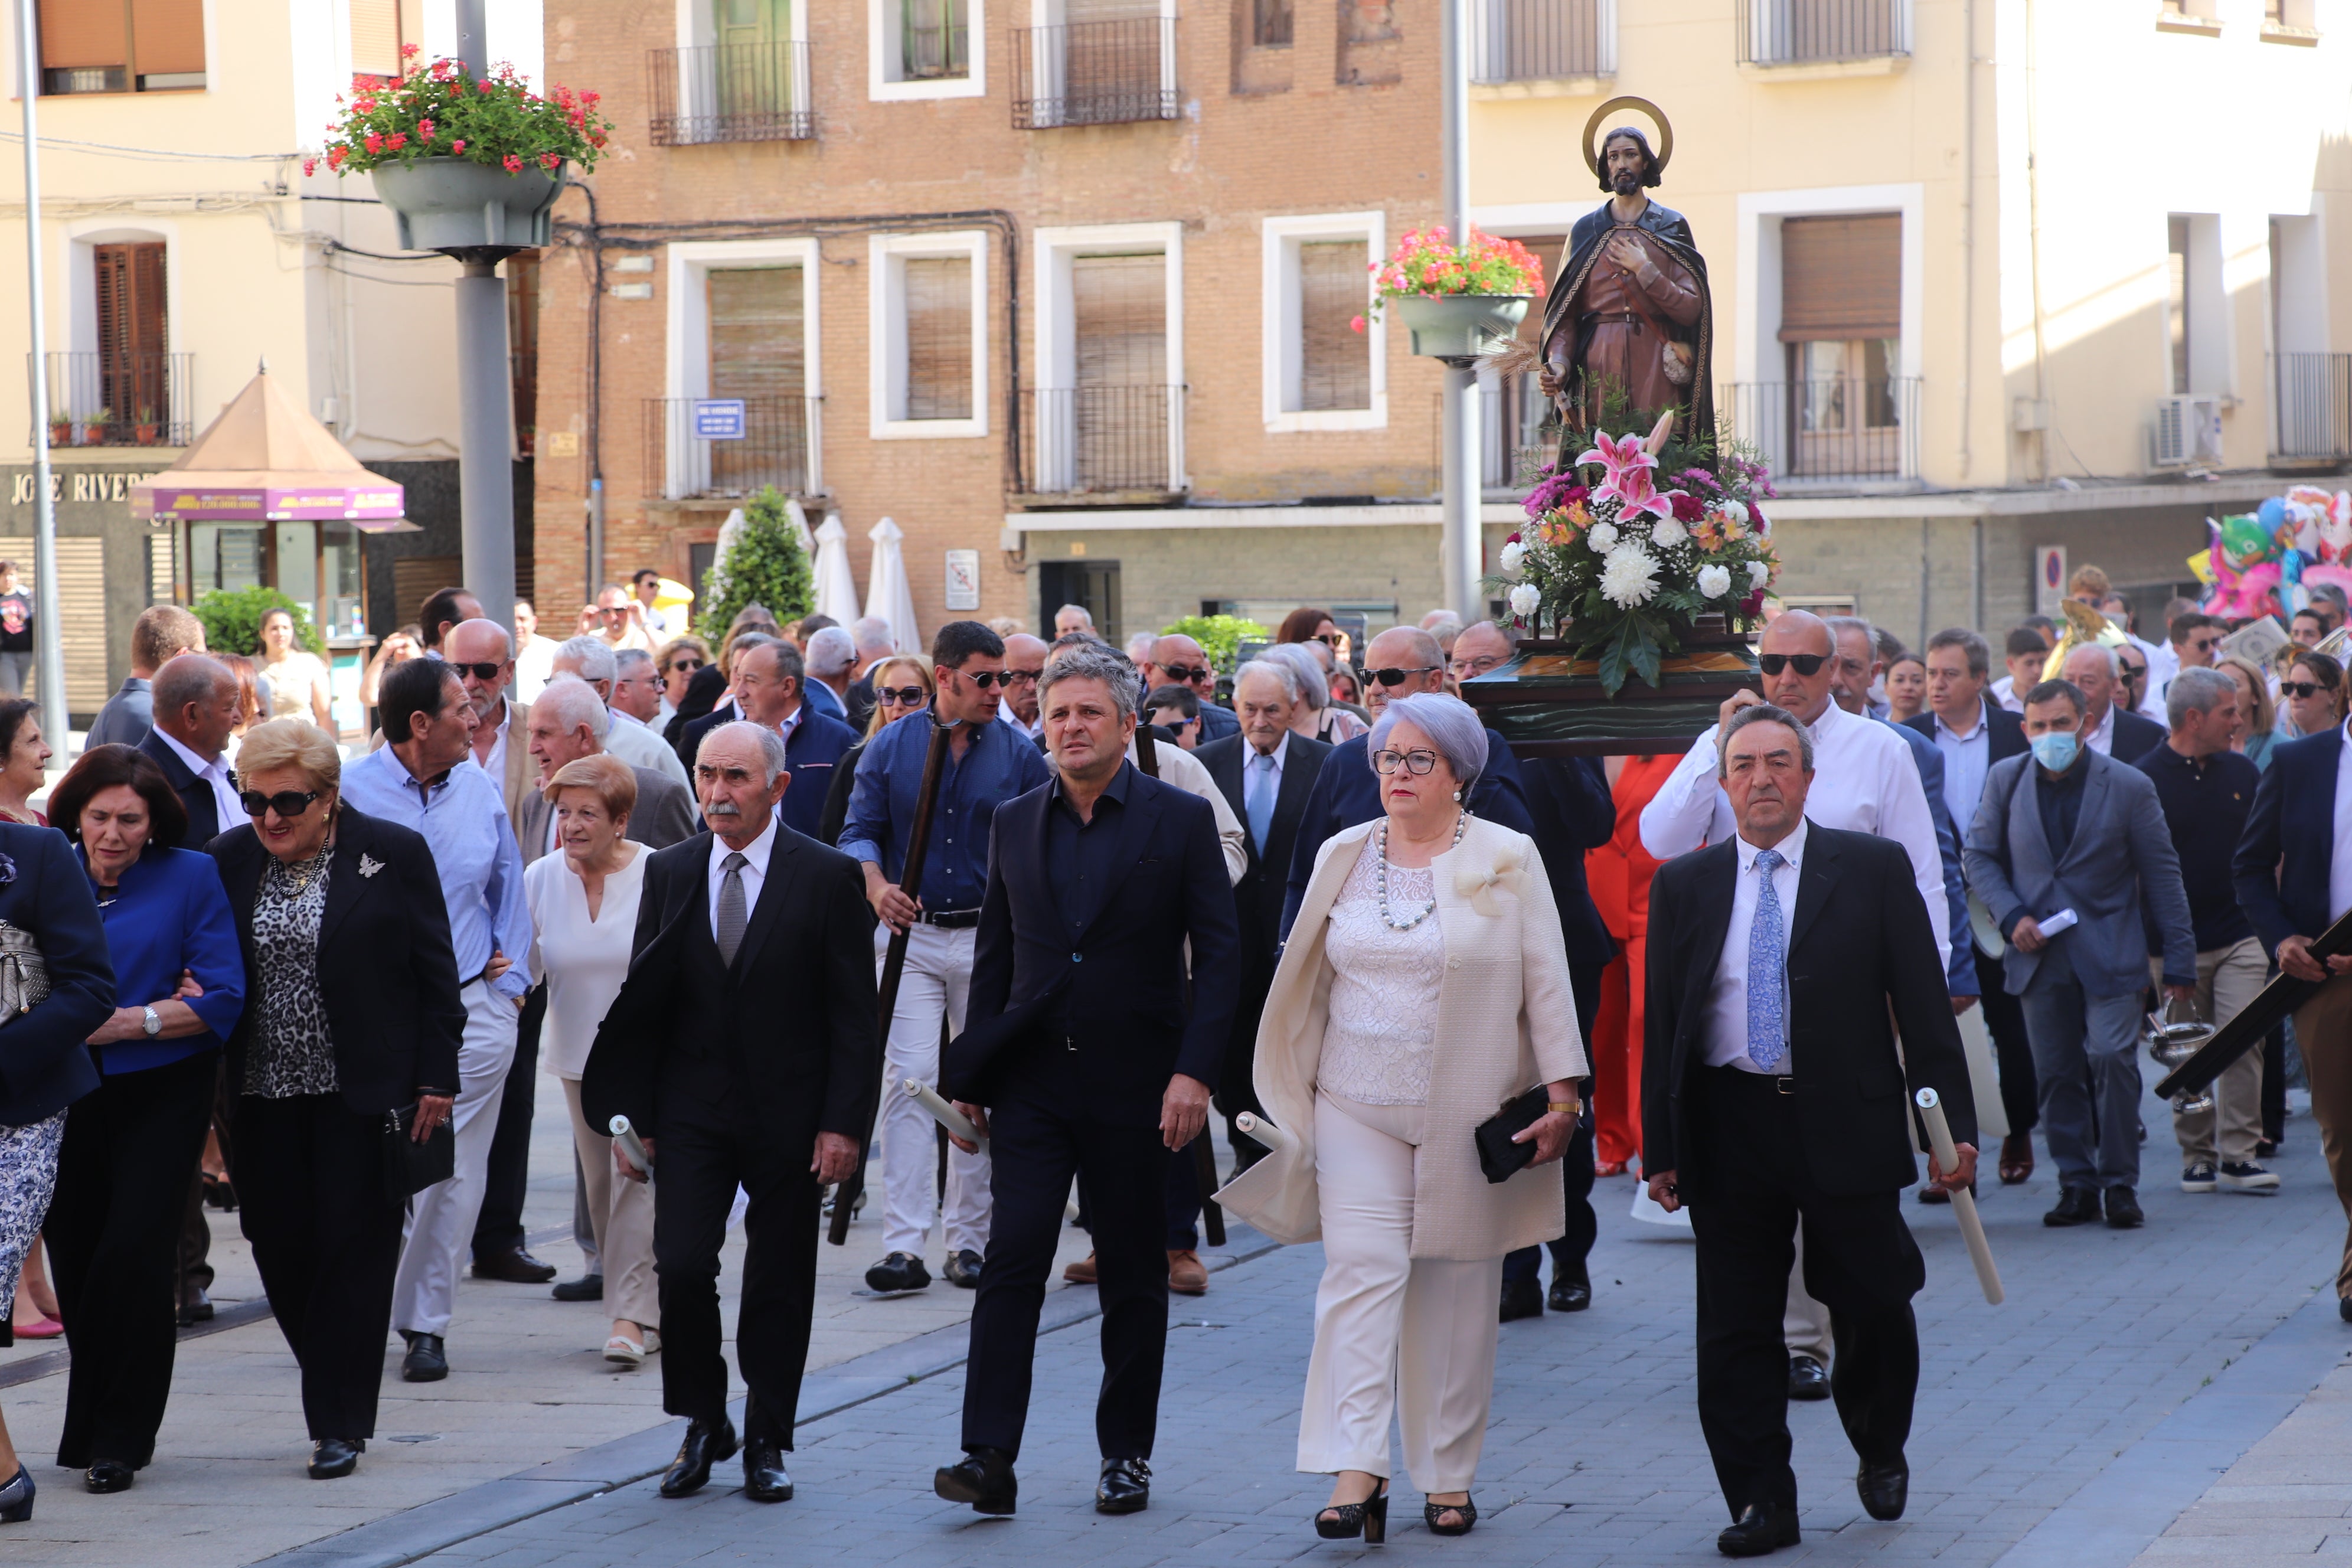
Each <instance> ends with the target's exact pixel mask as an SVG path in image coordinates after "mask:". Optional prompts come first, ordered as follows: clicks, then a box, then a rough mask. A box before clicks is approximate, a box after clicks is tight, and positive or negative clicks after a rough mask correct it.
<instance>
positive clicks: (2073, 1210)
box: [2042, 1187, 2099, 1226]
mask: <svg viewBox="0 0 2352 1568" xmlns="http://www.w3.org/2000/svg"><path fill="white" fill-rule="evenodd" d="M2098 1217H2099V1194H2097V1193H2096V1192H2095V1191H2094V1190H2093V1189H2092V1188H2089V1187H2065V1188H2062V1189H2061V1190H2060V1191H2059V1194H2058V1206H2057V1207H2056V1208H2054V1209H2052V1210H2051V1211H2050V1212H2049V1213H2048V1214H2046V1215H2042V1224H2043V1225H2047V1226H2070V1225H2088V1224H2090V1223H2091V1222H2092V1221H2093V1220H2095V1219H2096V1218H2098Z"/></svg>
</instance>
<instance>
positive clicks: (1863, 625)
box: [1822, 616, 1878, 658]
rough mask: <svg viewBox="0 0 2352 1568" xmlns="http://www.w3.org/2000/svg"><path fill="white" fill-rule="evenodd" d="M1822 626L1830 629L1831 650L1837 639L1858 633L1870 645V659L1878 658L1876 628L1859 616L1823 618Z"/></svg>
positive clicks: (1835, 645)
mask: <svg viewBox="0 0 2352 1568" xmlns="http://www.w3.org/2000/svg"><path fill="white" fill-rule="evenodd" d="M1822 625H1823V626H1827V627H1829V629H1830V647H1832V649H1834V648H1835V647H1837V640H1838V638H1840V637H1843V636H1844V635H1845V634H1846V633H1848V632H1860V633H1861V634H1862V635H1863V636H1864V637H1865V638H1866V639H1868V641H1869V643H1870V653H1871V657H1872V658H1877V657H1878V628H1877V627H1876V626H1872V625H1871V624H1870V623H1869V622H1868V621H1866V620H1864V619H1863V618H1862V617H1861V616H1822Z"/></svg>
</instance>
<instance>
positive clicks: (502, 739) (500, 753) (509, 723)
mask: <svg viewBox="0 0 2352 1568" xmlns="http://www.w3.org/2000/svg"><path fill="white" fill-rule="evenodd" d="M513 726H514V704H513V703H512V702H510V701H509V700H507V699H505V698H503V697H501V698H499V731H498V739H496V740H494V741H492V742H490V751H489V754H488V756H481V757H476V758H475V759H474V760H475V761H476V762H478V763H481V764H482V771H483V772H484V773H488V774H489V775H490V782H491V783H492V784H496V785H498V786H499V794H500V795H501V796H503V795H504V794H505V792H506V783H507V731H509V729H511V728H513Z"/></svg>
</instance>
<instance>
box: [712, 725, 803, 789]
mask: <svg viewBox="0 0 2352 1568" xmlns="http://www.w3.org/2000/svg"><path fill="white" fill-rule="evenodd" d="M721 735H737V736H742V735H749V736H751V737H752V738H753V739H755V740H757V741H758V742H760V763H761V768H762V770H763V771H764V772H765V773H766V775H767V777H766V780H765V782H766V783H767V784H774V783H775V782H776V780H777V779H778V778H779V777H781V776H782V773H783V771H784V768H785V767H786V765H787V763H786V759H785V756H784V737H783V735H782V732H781V731H778V730H777V729H776V727H775V726H774V725H772V724H754V723H752V722H751V721H750V720H748V719H730V720H729V721H727V722H726V723H724V724H719V725H716V726H714V727H713V728H711V729H709V730H706V731H703V733H702V740H701V742H699V743H698V744H697V745H696V747H695V748H694V760H695V763H696V764H697V765H699V764H700V763H701V762H702V753H703V752H707V751H709V750H710V742H713V741H715V740H717V739H719V736H721Z"/></svg>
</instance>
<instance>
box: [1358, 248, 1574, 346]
mask: <svg viewBox="0 0 2352 1568" xmlns="http://www.w3.org/2000/svg"><path fill="white" fill-rule="evenodd" d="M1372 290H1373V293H1374V294H1375V295H1376V296H1377V298H1375V299H1374V300H1373V301H1372V310H1371V313H1372V314H1373V315H1374V316H1378V315H1379V314H1380V313H1381V311H1382V310H1385V309H1386V308H1387V307H1388V306H1389V305H1390V304H1391V302H1393V304H1394V305H1395V307H1396V314H1397V319H1398V320H1399V321H1402V322H1403V323H1404V326H1405V330H1406V331H1407V332H1409V333H1411V334H1412V352H1413V353H1416V354H1420V355H1423V357H1425V358H1433V359H1444V360H1456V361H1458V360H1469V359H1475V358H1476V357H1478V356H1479V355H1480V354H1484V353H1489V352H1491V351H1492V350H1494V349H1496V348H1499V347H1501V346H1502V345H1503V344H1505V343H1507V342H1510V341H1511V340H1512V339H1513V338H1514V337H1516V336H1517V332H1518V330H1519V323H1520V322H1521V321H1525V320H1526V319H1527V314H1528V304H1529V302H1530V301H1531V300H1533V298H1534V297H1535V296H1537V295H1538V294H1541V293H1542V292H1543V264H1542V263H1541V262H1539V261H1538V260H1537V259H1536V258H1535V254H1534V253H1533V252H1532V251H1530V250H1528V247H1526V246H1524V245H1521V244H1520V243H1519V242H1518V241H1517V240H1515V239H1498V238H1496V237H1495V236H1493V235H1490V234H1480V233H1479V232H1478V231H1477V230H1475V229H1472V230H1471V231H1470V243H1469V244H1467V245H1462V246H1457V245H1454V244H1453V243H1452V242H1451V237H1450V236H1449V235H1448V233H1447V232H1446V230H1445V228H1444V226H1443V225H1440V226H1436V227H1433V228H1426V229H1421V228H1416V229H1413V230H1411V231H1410V232H1408V233H1407V234H1406V235H1405V237H1404V238H1403V239H1402V240H1400V241H1399V242H1398V243H1397V247H1396V249H1395V251H1394V252H1393V253H1391V255H1390V257H1389V258H1388V259H1387V260H1386V261H1380V262H1374V263H1373V264H1372Z"/></svg>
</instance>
